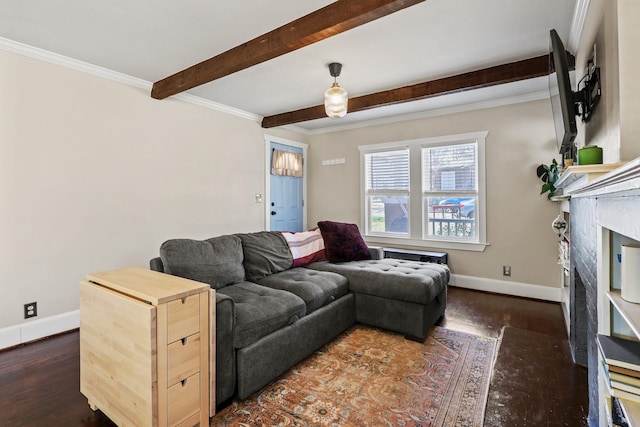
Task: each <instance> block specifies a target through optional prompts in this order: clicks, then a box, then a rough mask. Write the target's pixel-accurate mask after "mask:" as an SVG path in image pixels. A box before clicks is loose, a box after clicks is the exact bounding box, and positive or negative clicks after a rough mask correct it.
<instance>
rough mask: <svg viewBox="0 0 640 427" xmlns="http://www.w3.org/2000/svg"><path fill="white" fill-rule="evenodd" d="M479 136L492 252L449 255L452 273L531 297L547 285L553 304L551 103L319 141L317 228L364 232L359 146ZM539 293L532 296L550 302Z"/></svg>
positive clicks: (556, 278) (312, 149) (556, 281)
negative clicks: (333, 223) (543, 172)
mask: <svg viewBox="0 0 640 427" xmlns="http://www.w3.org/2000/svg"><path fill="white" fill-rule="evenodd" d="M478 131H488V132H489V134H488V136H487V139H486V158H487V163H486V170H487V217H488V218H487V240H488V242H489V243H490V246H489V247H487V249H486V250H485V251H484V252H469V251H454V250H448V251H447V252H448V253H449V263H450V267H451V269H452V272H453V273H454V274H456V275H459V276H464V277H469V276H472V277H475V278H479V279H489V282H490V283H491V289H488V290H492V291H497V292H504V293H507V294H517V295H523V292H521V290H522V289H523V286H522V285H523V284H524V285H539V286H543V287H547V289H549V288H556V289H555V290H554V291H550V292H549V293H548V294H547V295H546V296H547V297H548V296H549V295H557V296H559V290H558V289H557V288H559V287H560V273H561V270H560V268H559V266H558V265H557V263H556V262H557V237H556V235H555V234H554V233H553V231H552V229H551V222H552V221H553V219H554V218H555V217H556V216H557V215H558V210H559V209H558V205H557V204H556V203H553V202H549V201H547V198H546V196H540V195H539V193H540V187H541V185H542V182H541V181H540V180H539V179H538V178H537V176H536V167H537V166H538V165H539V164H540V163H549V162H551V159H553V158H557V157H558V155H557V151H556V148H555V130H554V127H553V119H552V113H551V103H550V102H549V100H548V99H544V100H540V101H534V102H526V103H521V104H514V105H509V106H504V107H496V108H487V109H483V110H476V111H470V112H464V113H457V114H450V115H446V116H436V117H430V118H423V119H419V120H412V121H405V122H398V123H394V124H387V125H382V126H371V127H365V128H359V129H354V130H349V131H341V132H333V133H326V134H322V135H313V136H311V137H310V138H309V144H310V146H309V153H310V159H311V161H310V164H309V176H310V186H309V195H310V200H309V225H310V226H311V225H313V224H315V223H316V222H317V221H320V220H325V219H333V220H338V221H347V222H352V223H357V224H359V225H362V224H360V163H359V151H358V145H364V144H375V143H382V142H391V141H401V140H409V139H417V138H427V137H434V136H443V135H453V134H461V133H467V132H478ZM343 157H344V158H345V164H342V165H332V166H322V160H329V159H336V158H343ZM503 265H510V266H511V267H512V276H511V277H510V278H509V277H504V276H502V266H503ZM477 282H478V283H480V282H483V283H487V281H486V280H478V281H477ZM482 286H484V285H478V287H482ZM535 292H537V291H535ZM535 292H534V293H533V294H528V295H527V294H526V293H524V295H527V296H537V297H541V298H544V297H545V295H542V294H538V293H535ZM543 294H544V292H543Z"/></svg>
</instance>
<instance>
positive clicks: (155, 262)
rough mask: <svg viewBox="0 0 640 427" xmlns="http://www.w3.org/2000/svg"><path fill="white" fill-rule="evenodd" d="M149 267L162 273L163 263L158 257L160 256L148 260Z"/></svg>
mask: <svg viewBox="0 0 640 427" xmlns="http://www.w3.org/2000/svg"><path fill="white" fill-rule="evenodd" d="M149 268H150V269H151V270H153V271H159V272H160V273H164V264H162V260H161V259H160V257H156V258H152V259H151V260H150V261H149Z"/></svg>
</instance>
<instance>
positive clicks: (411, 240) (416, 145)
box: [358, 131, 489, 252]
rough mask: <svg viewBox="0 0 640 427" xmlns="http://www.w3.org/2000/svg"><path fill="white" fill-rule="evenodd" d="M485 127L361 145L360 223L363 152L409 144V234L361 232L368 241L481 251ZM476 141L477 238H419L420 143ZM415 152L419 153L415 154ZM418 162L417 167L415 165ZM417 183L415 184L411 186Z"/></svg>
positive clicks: (363, 191)
mask: <svg viewBox="0 0 640 427" xmlns="http://www.w3.org/2000/svg"><path fill="white" fill-rule="evenodd" d="M488 134H489V132H488V131H481V132H471V133H463V134H457V135H446V136H438V137H431V138H420V139H413V140H408V141H396V142H385V143H381V144H371V145H360V146H358V149H359V150H360V213H361V224H363V225H364V224H366V221H367V211H366V210H367V206H366V202H365V201H366V183H365V176H364V167H365V154H367V153H372V152H376V151H386V150H390V149H399V148H404V147H409V151H410V157H409V159H410V160H409V161H410V162H411V164H410V171H411V178H410V179H411V184H412V188H411V191H410V196H409V206H410V210H411V213H412V215H411V222H410V224H409V237H405V236H388V237H387V236H379V235H368V234H367V235H364V239H365V241H366V242H367V244H369V243H372V244H375V245H402V246H409V247H416V248H438V249H456V250H464V251H476V252H482V251H484V250H485V248H486V247H487V246H488V245H489V243H487V214H486V195H487V194H486V158H485V145H486V137H487V135H488ZM472 140H474V141H476V142H477V143H478V205H477V206H476V208H475V209H476V218H477V221H478V222H477V232H478V238H477V240H476V241H474V242H463V241H455V240H436V239H422V238H421V237H422V224H421V222H422V204H423V203H422V179H421V178H422V177H421V173H422V171H421V166H420V163H421V161H422V160H421V155H420V151H421V149H422V147H424V146H428V145H443V144H447V143H455V142H464V141H472ZM415 152H417V153H418V154H417V155H416V154H414V153H415ZM414 166H417V167H414ZM416 185H418V188H417V189H416V188H414V187H415V186H416Z"/></svg>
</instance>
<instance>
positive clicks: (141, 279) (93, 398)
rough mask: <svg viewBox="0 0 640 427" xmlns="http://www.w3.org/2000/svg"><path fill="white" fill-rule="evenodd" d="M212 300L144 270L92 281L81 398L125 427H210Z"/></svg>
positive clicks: (86, 284) (83, 290) (86, 290)
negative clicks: (82, 395)
mask: <svg viewBox="0 0 640 427" xmlns="http://www.w3.org/2000/svg"><path fill="white" fill-rule="evenodd" d="M210 292H211V291H210V288H209V286H208V285H206V284H203V283H200V282H195V281H192V280H187V279H182V278H179V277H175V276H170V275H167V274H163V273H158V272H155V271H151V270H146V269H144V268H138V267H130V268H123V269H119V270H112V271H106V272H102V273H94V274H89V275H87V281H82V282H81V283H80V391H81V392H82V394H84V395H85V396H86V397H87V399H88V401H89V405H90V406H91V408H92V409H93V410H96V409H100V410H101V411H102V412H104V413H105V414H106V415H107V416H108V417H109V418H110V419H111V420H112V421H114V422H115V423H116V424H118V425H119V426H121V427H123V426H135V427H142V426H162V427H164V426H194V425H198V424H199V425H200V426H203V427H204V426H208V425H209V397H210V396H209V387H210V386H209V366H210V361H209V298H210ZM212 357H215V352H213V354H212ZM212 366H215V363H212Z"/></svg>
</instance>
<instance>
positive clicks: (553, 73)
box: [549, 30, 578, 154]
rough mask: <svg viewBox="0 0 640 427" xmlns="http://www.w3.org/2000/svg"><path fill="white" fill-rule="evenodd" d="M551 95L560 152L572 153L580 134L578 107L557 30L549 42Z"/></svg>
mask: <svg viewBox="0 0 640 427" xmlns="http://www.w3.org/2000/svg"><path fill="white" fill-rule="evenodd" d="M549 50H550V55H549V94H550V97H551V108H552V110H553V120H554V122H555V126H556V138H557V140H558V152H559V153H560V154H564V153H566V152H569V151H571V149H572V148H573V141H574V139H575V138H576V135H577V134H578V130H577V127H576V113H577V111H576V106H575V100H574V93H573V91H572V89H571V79H570V78H569V59H568V56H567V51H566V50H565V48H564V44H562V40H561V39H560V36H558V33H557V32H556V30H551V33H550V40H549Z"/></svg>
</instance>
